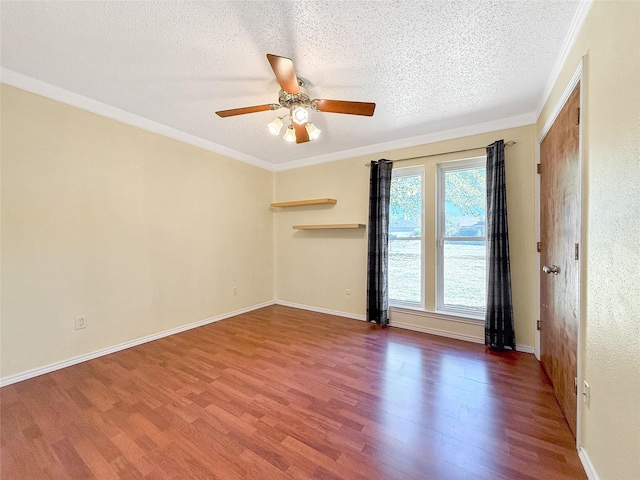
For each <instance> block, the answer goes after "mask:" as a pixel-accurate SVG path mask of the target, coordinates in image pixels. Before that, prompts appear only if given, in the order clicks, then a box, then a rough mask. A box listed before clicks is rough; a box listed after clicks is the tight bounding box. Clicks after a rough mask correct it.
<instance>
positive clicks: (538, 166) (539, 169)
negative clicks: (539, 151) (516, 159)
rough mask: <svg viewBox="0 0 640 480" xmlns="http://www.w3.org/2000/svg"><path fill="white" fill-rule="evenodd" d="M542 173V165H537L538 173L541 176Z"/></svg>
mask: <svg viewBox="0 0 640 480" xmlns="http://www.w3.org/2000/svg"><path fill="white" fill-rule="evenodd" d="M540 172H542V165H540V164H539V163H537V164H536V173H537V174H538V175H540Z"/></svg>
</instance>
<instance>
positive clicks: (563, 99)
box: [534, 56, 587, 450]
mask: <svg viewBox="0 0 640 480" xmlns="http://www.w3.org/2000/svg"><path fill="white" fill-rule="evenodd" d="M585 64H586V56H584V57H582V58H581V59H580V63H579V64H578V68H576V70H575V72H574V73H573V75H572V77H571V79H570V80H569V83H568V84H567V86H566V87H565V89H564V91H563V92H562V95H561V96H560V98H559V99H558V101H557V102H556V104H555V105H554V107H553V110H552V112H551V115H550V116H549V118H548V119H547V122H546V123H545V125H544V127H543V128H542V130H541V131H540V134H539V135H538V138H537V139H536V164H537V165H539V164H540V144H541V143H542V141H543V140H544V138H545V137H546V135H547V133H549V130H550V129H551V127H552V126H553V124H554V122H555V121H556V118H557V117H558V115H559V114H560V111H561V110H562V108H563V107H564V105H565V103H567V100H568V99H569V96H570V95H571V93H572V92H573V90H574V88H575V87H576V85H577V84H578V82H580V125H579V129H578V131H579V139H578V183H579V187H578V211H579V212H580V228H579V238H578V242H579V244H580V261H579V262H578V292H577V293H578V338H577V343H576V345H577V352H576V362H577V377H578V395H577V398H576V402H577V405H576V416H577V418H576V449H577V450H580V447H581V446H582V441H581V440H582V409H583V405H584V402H583V399H582V397H583V395H582V393H583V384H584V375H583V339H584V330H585V325H584V319H585V306H584V304H585V302H583V300H584V299H585V298H586V296H585V293H586V286H585V281H584V275H583V272H586V271H587V270H586V258H587V255H586V252H587V248H586V242H585V240H586V238H587V235H586V233H587V232H586V223H587V222H586V207H585V202H584V199H585V198H586V181H585V168H584V131H585V129H584V122H585V108H584V105H585V92H586V88H585V78H584V70H585ZM535 208H536V238H537V241H540V175H536V205H535ZM536 259H537V263H536V265H537V269H536V298H537V303H536V318H537V319H538V320H539V319H540V268H539V267H540V252H537V254H536ZM534 354H535V356H536V358H537V359H538V361H540V330H536V338H535V347H534Z"/></svg>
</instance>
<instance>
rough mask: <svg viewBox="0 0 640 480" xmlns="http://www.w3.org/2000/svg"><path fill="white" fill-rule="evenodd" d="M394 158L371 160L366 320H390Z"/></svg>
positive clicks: (379, 322) (378, 321)
mask: <svg viewBox="0 0 640 480" xmlns="http://www.w3.org/2000/svg"><path fill="white" fill-rule="evenodd" d="M392 168H393V162H391V161H389V160H378V161H377V162H371V179H370V182H369V255H368V261H367V322H376V323H377V324H378V325H381V326H383V327H385V326H387V325H388V324H389V296H388V281H389V272H388V256H389V197H390V196H391V170H392Z"/></svg>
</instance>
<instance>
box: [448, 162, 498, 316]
mask: <svg viewBox="0 0 640 480" xmlns="http://www.w3.org/2000/svg"><path fill="white" fill-rule="evenodd" d="M485 197H486V172H485V159H484V157H483V158H477V159H470V160H462V161H457V162H450V163H444V164H440V165H439V166H438V206H437V208H438V247H437V287H436V288H437V295H436V307H437V309H438V310H443V311H452V312H458V313H463V314H464V313H466V314H471V315H482V314H484V311H485V304H486V270H487V268H486V255H487V252H486V248H487V247H486V246H487V238H486V228H485V226H486V198H485Z"/></svg>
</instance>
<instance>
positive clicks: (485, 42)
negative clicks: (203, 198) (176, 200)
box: [0, 0, 578, 166]
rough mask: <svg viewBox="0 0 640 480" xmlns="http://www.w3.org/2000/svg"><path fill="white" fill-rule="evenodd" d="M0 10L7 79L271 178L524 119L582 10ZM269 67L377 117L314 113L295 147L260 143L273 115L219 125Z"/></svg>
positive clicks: (76, 6) (272, 88) (264, 88)
mask: <svg viewBox="0 0 640 480" xmlns="http://www.w3.org/2000/svg"><path fill="white" fill-rule="evenodd" d="M0 8H1V16H2V20H1V21H2V23H1V28H2V37H1V40H2V47H1V48H2V50H1V57H0V58H1V63H2V67H3V69H8V70H10V71H12V72H16V73H19V74H22V75H26V76H28V77H32V78H34V79H37V80H40V81H42V82H46V83H47V84H50V85H53V86H55V87H59V88H62V89H65V90H68V91H71V92H74V93H76V94H79V95H82V96H85V97H88V98H90V99H93V100H97V101H99V102H102V103H104V104H107V105H110V106H113V107H117V108H119V109H121V110H124V111H126V112H130V113H133V114H136V115H138V116H141V117H144V118H146V119H149V120H152V121H154V122H157V123H160V124H162V125H166V126H169V127H172V128H173V129H176V130H178V131H181V132H185V133H188V134H190V135H193V136H195V137H199V138H200V139H203V140H206V141H208V142H212V143H211V144H210V145H212V146H213V149H214V150H215V149H216V147H217V146H221V149H220V151H224V152H226V153H227V154H229V153H231V155H232V156H235V157H236V158H240V159H244V160H247V159H249V161H251V159H252V158H253V159H258V160H261V161H266V162H268V163H270V164H273V165H275V166H278V165H282V164H291V162H294V163H296V162H298V163H299V162H300V161H303V160H305V159H306V160H308V159H312V158H338V157H339V156H340V155H347V154H348V151H349V150H353V149H360V150H362V149H363V148H364V149H366V147H369V146H371V145H374V144H391V143H393V142H396V143H397V142H398V141H402V140H403V139H408V138H411V137H416V136H424V135H427V134H430V133H435V132H440V131H443V130H449V129H454V128H462V127H465V126H469V125H474V124H478V123H483V122H491V121H496V120H500V119H504V118H509V117H514V116H519V115H524V114H532V113H533V112H534V111H535V109H536V107H537V105H538V103H539V101H540V98H541V95H542V93H543V89H544V87H545V83H546V81H547V79H548V78H549V75H550V73H551V70H552V68H553V66H554V64H555V62H556V59H557V58H558V55H559V53H560V51H561V48H562V46H563V42H564V41H565V38H566V36H567V33H568V31H569V28H570V25H571V22H572V19H573V17H574V15H575V14H576V11H577V9H578V2H577V1H560V0H550V1H546V0H535V1H524V0H518V1H480V0H460V1H455V0H451V1H409V0H403V1H393V2H391V1H331V2H324V1H308V2H307V1H295V2H294V1H217V2H213V1H206V2H187V1H179V2H168V1H162V2H147V1H145V2H133V1H128V2H71V1H67V2H9V1H2V3H1V4H0ZM266 53H273V54H276V55H282V56H286V57H290V58H291V59H292V60H293V62H294V65H295V68H296V73H297V74H298V76H300V77H303V78H305V79H308V80H309V82H310V86H309V91H310V96H311V97H312V98H327V99H338V100H354V101H366V102H375V103H376V104H377V107H376V111H375V115H374V116H373V117H371V118H369V117H360V116H352V115H340V114H331V113H319V112H311V117H312V118H311V120H312V121H313V122H314V123H315V124H316V125H317V126H318V127H319V128H320V129H321V130H322V135H321V137H320V138H319V139H318V140H316V141H313V142H309V143H305V144H299V145H296V144H293V145H290V144H287V143H286V142H284V140H282V138H281V137H274V136H272V135H270V134H269V133H267V131H266V128H265V125H266V123H268V122H269V121H271V120H272V119H273V118H275V117H276V116H277V114H276V112H273V111H268V112H260V113H253V114H249V115H242V116H236V117H230V118H225V119H223V118H219V117H218V116H217V115H215V114H214V112H215V111H216V110H223V109H229V108H236V107H243V106H249V105H256V104H264V103H276V102H277V95H278V90H279V87H278V84H277V82H276V80H275V78H274V75H273V72H272V71H271V68H270V66H269V63H268V62H267V59H266V57H265V54H266ZM5 71H6V70H5ZM283 112H284V111H283ZM390 142H391V143H390ZM225 147H226V148H225ZM229 149H230V150H229Z"/></svg>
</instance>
